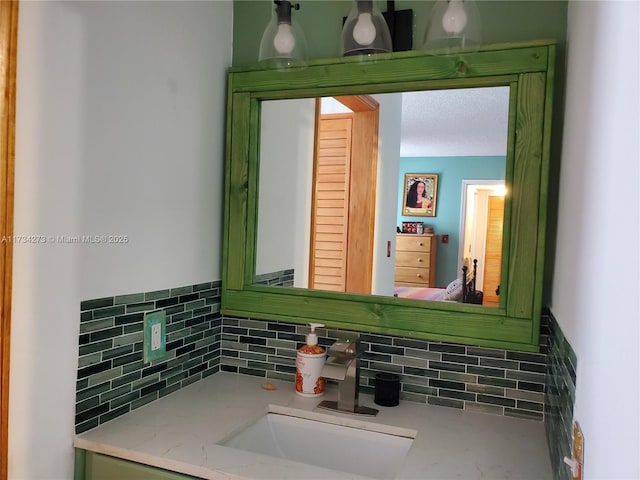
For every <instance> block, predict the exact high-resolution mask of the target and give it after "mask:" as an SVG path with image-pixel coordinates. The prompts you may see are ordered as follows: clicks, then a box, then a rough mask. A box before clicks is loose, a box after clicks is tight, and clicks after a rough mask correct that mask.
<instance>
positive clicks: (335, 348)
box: [329, 336, 364, 358]
mask: <svg viewBox="0 0 640 480" xmlns="http://www.w3.org/2000/svg"><path fill="white" fill-rule="evenodd" d="M362 353H364V350H363V349H362V348H361V345H360V338H359V337H357V336H353V337H345V338H342V339H338V340H336V341H335V342H334V344H333V345H331V347H330V348H329V355H335V356H341V357H349V358H355V357H357V356H359V355H361V354H362Z"/></svg>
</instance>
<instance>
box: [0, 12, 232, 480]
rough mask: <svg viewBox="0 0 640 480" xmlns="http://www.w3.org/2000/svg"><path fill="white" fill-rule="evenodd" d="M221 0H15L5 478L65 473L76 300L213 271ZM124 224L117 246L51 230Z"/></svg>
mask: <svg viewBox="0 0 640 480" xmlns="http://www.w3.org/2000/svg"><path fill="white" fill-rule="evenodd" d="M231 28H232V3H231V2H230V1H229V2H227V1H225V2H187V1H184V2H39V1H38V2H36V1H30V2H21V5H20V17H19V29H18V35H19V37H18V91H17V95H18V97H17V128H16V199H15V233H16V235H43V236H44V238H45V239H46V240H47V243H46V244H35V243H28V244H26V243H21V244H16V245H15V251H14V255H15V257H14V267H13V271H14V278H13V315H12V336H11V372H10V373H11V379H10V380H11V383H10V403H9V478H10V479H12V480H13V479H28V480H38V479H47V480H51V479H69V478H72V477H73V474H72V471H73V449H72V441H73V433H74V402H75V376H76V368H77V351H78V328H79V327H78V325H79V315H80V313H79V304H80V301H81V300H87V299H92V298H98V297H103V296H113V295H119V294H126V293H136V292H143V291H151V290H156V289H163V288H170V287H177V286H184V285H189V284H195V283H200V282H205V281H212V280H218V279H220V258H219V255H220V252H221V236H222V235H221V231H222V188H223V165H224V127H225V92H226V91H225V72H226V68H227V67H228V66H229V65H230V63H231V38H232V31H231ZM83 234H84V235H126V236H127V238H128V242H127V243H125V244H101V245H95V244H94V245H89V244H83V245H78V244H63V243H59V242H58V243H56V242H55V241H53V239H52V238H50V236H58V235H61V236H75V235H83Z"/></svg>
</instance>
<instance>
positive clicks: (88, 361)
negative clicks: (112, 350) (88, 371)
mask: <svg viewBox="0 0 640 480" xmlns="http://www.w3.org/2000/svg"><path fill="white" fill-rule="evenodd" d="M101 361H102V353H101V352H96V353H91V354H89V355H84V356H82V357H79V358H78V368H82V367H87V366H89V365H93V364H94V363H100V362H101Z"/></svg>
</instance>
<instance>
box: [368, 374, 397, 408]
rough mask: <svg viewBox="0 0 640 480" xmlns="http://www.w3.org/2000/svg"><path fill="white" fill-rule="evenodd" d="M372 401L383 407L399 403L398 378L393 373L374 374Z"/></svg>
mask: <svg viewBox="0 0 640 480" xmlns="http://www.w3.org/2000/svg"><path fill="white" fill-rule="evenodd" d="M374 380H375V386H374V395H373V401H374V402H375V403H376V405H382V406H383V407H395V406H396V405H398V403H400V377H399V376H398V375H396V374H395V373H376V375H375V377H374Z"/></svg>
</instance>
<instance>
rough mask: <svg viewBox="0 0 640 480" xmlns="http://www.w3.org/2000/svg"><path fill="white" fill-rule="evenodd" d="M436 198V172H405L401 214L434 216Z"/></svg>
mask: <svg viewBox="0 0 640 480" xmlns="http://www.w3.org/2000/svg"><path fill="white" fill-rule="evenodd" d="M421 185H422V187H421ZM437 200H438V174H436V173H405V175H404V195H403V201H402V215H407V216H411V217H435V216H436V202H437Z"/></svg>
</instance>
